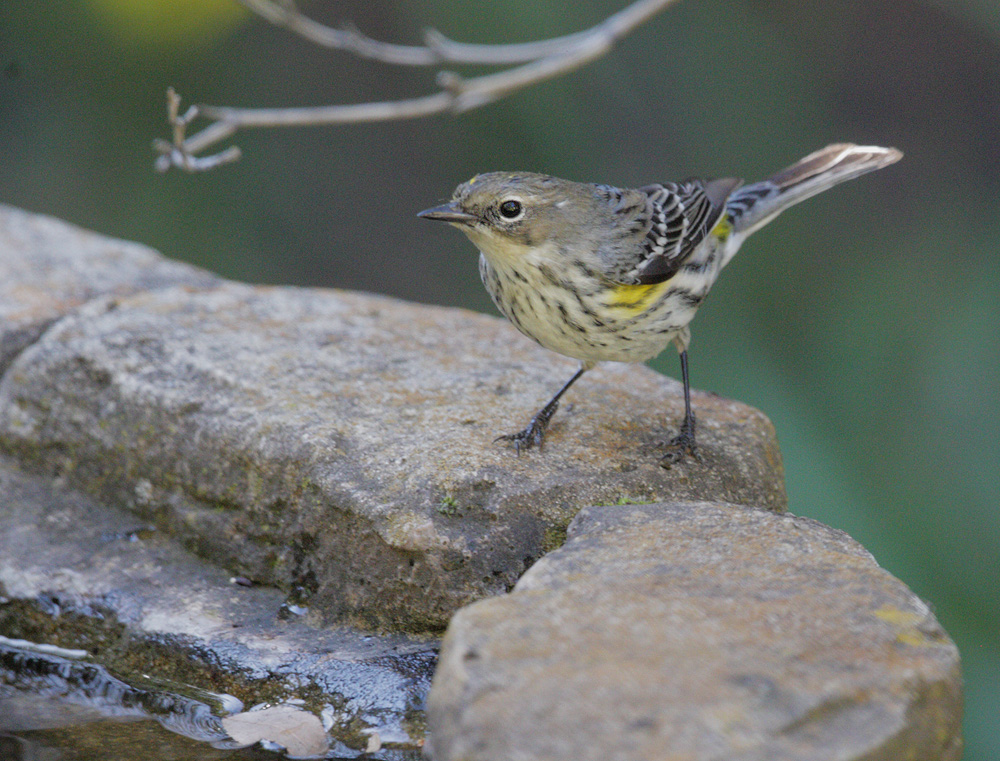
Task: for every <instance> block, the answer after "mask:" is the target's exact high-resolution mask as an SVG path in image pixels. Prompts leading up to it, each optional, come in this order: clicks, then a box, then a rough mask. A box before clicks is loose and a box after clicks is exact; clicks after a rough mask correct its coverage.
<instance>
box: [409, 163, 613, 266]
mask: <svg viewBox="0 0 1000 761" xmlns="http://www.w3.org/2000/svg"><path fill="white" fill-rule="evenodd" d="M595 188H596V186H594V185H585V184H581V183H577V182H570V181H569V180H560V179H558V178H556V177H549V176H548V175H544V174H533V173H530V172H490V173H488V174H479V175H476V176H475V177H473V178H472V179H471V180H469V181H468V182H465V183H462V184H461V185H459V186H458V187H457V188H456V189H455V193H454V195H453V196H452V199H451V201H449V202H448V203H446V204H443V205H442V206H435V207H434V208H433V209H427V210H426V211H422V212H420V213H419V214H418V215H417V216H418V217H422V218H424V219H436V220H439V221H442V222H448V223H450V224H452V225H454V226H455V227H457V228H458V229H460V230H461V231H462V232H464V233H465V234H466V235H468V236H469V238H470V239H471V240H472V242H473V243H475V244H476V246H477V247H478V248H479V249H480V250H481V251H483V253H485V254H486V255H487V256H491V257H492V256H516V255H518V253H519V252H520V253H522V254H523V252H524V250H536V249H539V248H545V247H547V244H552V243H560V242H568V241H572V240H573V239H574V238H575V237H577V236H578V235H579V234H580V231H581V230H582V229H588V228H589V227H590V226H592V225H593V224H594V223H595V220H594V218H593V217H594V213H595V209H596V208H597V207H598V202H597V199H596V198H595Z"/></svg>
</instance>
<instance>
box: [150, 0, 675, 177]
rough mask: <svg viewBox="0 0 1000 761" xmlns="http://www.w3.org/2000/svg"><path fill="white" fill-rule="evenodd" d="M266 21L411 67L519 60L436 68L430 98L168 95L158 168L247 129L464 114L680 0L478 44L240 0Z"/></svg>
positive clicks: (572, 63)
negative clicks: (273, 101) (521, 38)
mask: <svg viewBox="0 0 1000 761" xmlns="http://www.w3.org/2000/svg"><path fill="white" fill-rule="evenodd" d="M238 1H239V2H240V3H242V4H243V5H245V6H246V7H247V8H249V9H251V10H252V11H254V12H255V13H258V14H259V15H261V16H262V17H264V18H265V19H267V20H268V21H270V22H272V23H274V24H277V25H279V26H283V27H285V28H287V29H289V30H290V31H293V32H295V33H296V34H299V35H301V36H303V37H305V38H306V39H309V40H311V41H313V42H315V43H317V44H320V45H323V46H325V47H330V48H335V49H338V50H345V51H349V52H351V53H354V54H356V55H358V56H361V57H364V58H369V59H372V60H377V61H381V62H386V63H397V64H404V65H409V66H439V65H441V64H444V63H449V64H492V65H499V66H505V65H506V66H509V65H512V64H515V63H520V64H521V65H519V66H515V67H514V68H510V69H507V70H505V71H500V72H497V73H494V74H486V75H483V76H479V77H474V78H471V79H465V78H463V77H461V76H459V75H458V74H456V73H454V72H450V71H440V72H439V73H438V77H437V80H438V85H439V86H440V87H441V91H440V92H437V93H434V94H432V95H426V96H423V97H418V98H410V99H405V100H398V101H383V102H377V103H359V104H352V105H335V106H318V107H308V108H275V109H272V108H232V107H226V106H210V105H197V106H192V107H191V108H189V109H188V111H187V112H186V113H185V114H184V115H180V98H179V96H177V94H176V93H175V92H174V91H173V89H171V90H169V91H168V93H167V112H168V121H169V123H170V125H171V128H172V131H173V140H172V141H171V142H168V141H166V140H157V141H155V143H154V148H155V150H156V151H157V152H159V154H160V155H159V157H158V158H157V160H156V168H157V169H158V170H159V171H161V172H163V171H166V170H167V169H169V168H170V167H171V166H175V167H179V168H181V169H184V170H186V171H203V170H205V169H211V168H214V167H216V166H219V165H220V164H223V163H228V162H230V161H235V160H237V159H238V158H239V155H240V154H239V149H238V148H235V147H232V148H229V149H227V150H225V151H223V152H222V153H219V154H216V155H214V156H208V157H200V158H199V157H196V156H195V154H196V153H198V152H200V151H203V150H205V149H206V148H208V147H209V146H211V145H214V144H215V143H218V142H220V141H221V140H224V139H226V138H228V137H231V136H232V135H233V134H234V133H235V132H236V131H237V130H239V129H242V128H245V127H279V126H308V125H320V124H324V125H330V124H349V123H356V122H376V121H388V120H394V119H415V118H421V117H426V116H431V115H433V114H440V113H446V112H452V113H461V112H463V111H468V110H470V109H473V108H479V107H480V106H483V105H486V104H487V103H491V102H493V101H495V100H498V99H499V98H502V97H504V96H506V95H509V94H510V93H512V92H515V91H516V90H519V89H521V88H524V87H527V86H529V85H532V84H535V83H538V82H543V81H545V80H547V79H551V78H553V77H556V76H558V75H560V74H564V73H566V72H569V71H572V70H574V69H577V68H579V67H580V66H583V65H584V64H587V63H589V62H590V61H593V60H595V59H597V58H600V57H601V56H603V55H604V54H606V53H607V52H608V51H609V50H610V49H611V48H612V47H613V45H614V44H615V43H616V42H617V41H618V40H619V39H621V38H622V37H624V36H625V35H627V34H628V33H629V32H631V31H632V30H633V29H635V28H636V27H638V26H640V25H641V24H643V23H644V22H646V21H647V20H649V19H650V18H651V17H652V16H654V15H655V14H657V13H659V12H660V11H662V10H664V9H666V8H667V7H668V6H670V5H673V4H674V3H676V2H678V0H636V2H634V3H633V4H632V5H629V6H628V7H626V8H624V9H623V10H621V11H619V12H618V13H616V14H614V15H612V16H609V17H608V18H606V19H605V20H604V21H602V22H601V23H599V24H597V25H596V26H594V27H591V28H590V29H587V30H585V31H582V32H577V33H575V34H570V35H566V36H563V37H556V38H552V39H549V40H540V41H538V42H529V43H518V44H511V45H477V44H466V43H459V42H454V41H452V40H449V39H448V38H446V37H444V35H441V34H440V33H439V32H436V31H434V30H429V31H427V32H426V33H425V42H426V46H424V47H417V46H407V45H394V44H390V43H384V42H379V41H377V40H373V39H371V38H369V37H365V36H364V35H362V34H361V33H360V32H358V31H357V30H355V29H352V28H345V29H334V28H332V27H328V26H324V25H323V24H320V23H318V22H316V21H313V20H312V19H309V18H307V17H305V16H303V15H302V14H301V13H300V12H299V10H298V9H297V8H296V6H295V4H294V2H293V0H238ZM198 116H204V117H206V118H208V119H212V120H214V121H213V123H212V124H210V125H209V126H208V127H206V128H204V129H203V130H201V131H200V132H197V133H195V134H194V135H192V136H191V137H185V133H186V130H187V127H188V125H189V124H190V122H191V121H192V120H193V119H194V118H196V117H198Z"/></svg>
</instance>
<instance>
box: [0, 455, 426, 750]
mask: <svg viewBox="0 0 1000 761" xmlns="http://www.w3.org/2000/svg"><path fill="white" fill-rule="evenodd" d="M0 493H2V494H3V495H4V499H3V500H0V547H2V548H3V552H2V553H0V594H2V595H3V600H2V604H0V634H2V635H3V636H5V637H7V638H10V639H23V640H28V641H31V642H41V643H46V644H48V645H54V646H57V647H59V646H61V647H64V648H71V649H75V650H81V651H83V652H85V653H86V654H87V658H86V660H85V661H79V662H75V663H74V664H73V665H72V669H77V670H80V669H83V668H84V667H85V666H84V664H85V663H90V664H93V665H92V666H89V668H92V669H98V670H101V669H103V668H106V669H107V670H108V673H109V674H112V675H114V677H115V678H120V679H123V680H124V682H123V684H125V685H127V687H128V690H131V691H133V692H134V693H135V695H139V696H140V698H136V697H135V696H133V697H131V698H123V700H125V702H127V703H131V704H136V705H137V707H138V708H141V709H143V711H146V710H147V709H149V708H150V705H155V704H156V701H157V700H158V698H157V692H156V690H157V689H160V690H163V691H164V692H165V693H166V694H167V695H168V696H169V695H170V694H171V693H172V692H176V691H178V690H180V691H182V692H183V691H184V690H194V694H195V697H196V698H197V700H198V702H199V703H205V704H206V706H207V708H206V709H205V715H204V716H202V718H201V719H200V720H199V721H201V728H202V729H203V730H205V731H204V732H202V733H201V734H200V735H196V736H198V737H199V739H201V740H203V741H204V740H209V739H218V737H215V738H213V737H212V735H211V732H210V731H209V730H210V729H211V726H210V725H211V723H212V720H211V718H210V717H209V716H208V714H210V713H211V711H215V712H216V713H226V712H228V711H231V710H233V708H232V706H231V705H229V706H228V707H227V705H226V704H225V701H222V700H221V699H213V698H212V696H210V695H209V696H205V695H204V694H202V691H204V690H209V691H211V692H216V693H221V694H223V695H231V696H233V698H236V699H238V700H239V701H241V702H242V703H243V704H244V705H245V706H247V707H249V706H251V705H254V704H256V703H259V702H262V701H267V702H271V703H281V702H286V701H288V700H296V701H297V700H302V701H304V705H305V707H306V708H307V709H309V710H311V711H313V712H315V714H316V715H320V714H323V713H324V712H326V715H327V717H328V721H329V723H330V724H331V728H330V733H331V735H332V736H333V737H334V738H337V739H338V740H339V741H341V742H343V743H347V744H348V747H354V748H356V749H359V750H360V749H363V748H364V747H365V744H366V742H367V737H368V735H369V734H370V733H371V732H373V731H374V732H378V733H379V735H380V737H381V739H382V741H383V742H384V743H386V744H387V745H388V744H402V745H404V746H409V747H413V745H414V743H417V742H419V741H420V739H421V738H422V736H423V707H424V700H425V695H426V692H427V690H428V688H429V685H430V677H431V673H432V671H433V668H434V664H435V661H436V644H437V643H436V641H434V640H429V639H425V638H413V637H405V636H401V635H395V636H376V635H373V634H372V633H370V632H359V631H356V630H353V629H350V628H347V627H323V628H317V627H315V626H312V625H310V624H309V623H308V619H309V614H308V610H307V609H303V608H297V610H300V611H301V615H295V614H292V615H291V616H290V617H289V616H285V620H282V617H281V616H280V615H279V614H280V613H281V611H282V609H283V606H284V607H285V608H287V605H286V597H285V595H284V594H283V593H281V592H279V591H278V590H275V589H272V588H265V587H255V586H253V587H246V586H243V585H241V584H238V583H233V581H232V580H231V577H230V576H229V574H227V573H225V572H224V571H222V570H221V569H219V568H216V567H213V566H211V565H210V564H208V563H206V562H205V561H203V560H201V559H199V558H197V557H195V556H193V555H192V554H191V553H189V552H187V551H185V550H183V549H182V548H180V547H178V546H177V545H176V544H175V543H174V542H172V541H171V540H170V539H169V538H168V537H165V536H161V535H159V534H158V532H156V531H155V530H149V528H148V526H146V525H144V524H143V523H142V522H141V521H137V520H136V518H135V516H133V515H131V514H129V513H127V512H125V511H123V510H120V509H116V508H109V507H106V506H103V505H100V504H98V503H97V502H95V501H94V500H93V499H91V498H89V497H86V496H84V495H81V494H79V493H75V492H70V491H67V490H65V489H63V488H60V487H58V486H54V485H52V484H51V483H48V482H47V481H45V480H43V479H40V478H38V477H35V476H28V475H25V474H24V473H21V472H19V471H17V470H16V469H15V468H12V467H11V466H10V463H8V462H5V461H0ZM8 644H9V643H8ZM9 650H10V648H8V651H9ZM80 654H81V655H82V653H80ZM39 657H44V656H39ZM38 665H39V664H36V666H38ZM42 665H44V664H42ZM4 666H5V667H6V668H8V669H9V671H10V673H11V674H13V676H11V677H9V679H11V680H13V681H15V682H16V681H18V680H24V679H27V678H28V677H29V676H30V674H28V673H27V672H28V671H30V669H24V668H21V669H18V668H15V667H14V666H15V664H12V663H7V662H5V663H4ZM72 669H71V670H72ZM18 672H21V675H20V676H18ZM95 673H96V672H95ZM150 674H152V675H154V681H153V682H150V681H149V676H148V675H150ZM37 676H38V678H39V679H41V677H44V676H45V674H44V673H42V674H39V675H37ZM93 681H94V678H92V677H88V678H85V677H82V676H78V677H77V679H76V683H77V686H80V684H86V683H88V682H93ZM98 681H100V680H98ZM44 682H45V680H44V679H42V680H41V681H40V682H39V684H44ZM31 686H32V685H31V684H30V683H26V684H23V685H22V687H29V688H30V687H31ZM116 690H117V691H118V692H122V689H121V688H114V689H113V690H112V691H116ZM100 692H101V693H102V694H107V692H108V690H107V689H102V690H100ZM84 697H86V696H84ZM150 701H151V703H150V705H144V703H145V702H150ZM184 710H186V709H183V706H181V713H182V714H183V713H184ZM151 712H152V713H154V714H155V713H156V711H151ZM140 713H141V712H140ZM178 721H180V722H181V724H182V726H183V722H184V721H185V719H184V716H183V715H182V716H181V717H180V719H179V720H178ZM206 722H207V723H206ZM216 724H217V720H216ZM172 728H173V729H174V730H175V731H179V730H177V727H176V726H173V727H172ZM216 731H217V732H220V733H221V735H220V736H221V737H223V738H224V737H225V733H224V732H221V730H218V728H217V727H216Z"/></svg>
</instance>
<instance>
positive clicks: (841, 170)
mask: <svg viewBox="0 0 1000 761" xmlns="http://www.w3.org/2000/svg"><path fill="white" fill-rule="evenodd" d="M902 157H903V154H902V153H901V152H900V151H897V150H896V149H895V148H880V147H878V146H875V145H864V146H862V145H852V144H851V143H837V144H835V145H828V146H827V147H826V148H823V149H821V150H818V151H816V152H815V153H810V154H809V155H808V156H806V157H805V158H804V159H802V160H800V161H797V162H796V163H794V164H792V165H791V166H790V167H788V168H787V169H782V170H781V171H780V172H778V173H777V174H775V175H773V176H772V177H769V178H767V179H766V180H763V181H762V182H755V183H754V184H753V185H747V186H746V187H743V188H740V189H739V190H737V191H736V192H735V193H733V194H732V195H731V196H730V197H729V200H728V201H727V203H726V213H727V216H728V218H729V221H730V223H731V224H732V228H733V232H735V233H737V234H741V235H744V236H745V235H749V234H750V233H752V232H753V231H754V230H756V229H757V228H759V227H761V226H762V225H765V224H767V223H768V222H770V221H771V220H772V219H774V218H775V217H776V216H778V215H779V214H780V213H781V212H783V211H784V210H785V209H787V208H788V207H789V206H793V205H794V204H797V203H798V202H799V201H804V200H806V199H807V198H809V197H811V196H814V195H816V194H817V193H822V192H823V191H824V190H827V189H828V188H832V187H833V186H834V185H838V184H840V183H841V182H844V181H845V180H853V179H854V178H855V177H860V176H861V175H863V174H867V173H868V172H874V171H875V170H876V169H881V168H882V167H886V166H889V164H894V163H896V162H897V161H899V160H900V159H901V158H902Z"/></svg>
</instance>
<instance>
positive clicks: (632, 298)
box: [604, 280, 670, 316]
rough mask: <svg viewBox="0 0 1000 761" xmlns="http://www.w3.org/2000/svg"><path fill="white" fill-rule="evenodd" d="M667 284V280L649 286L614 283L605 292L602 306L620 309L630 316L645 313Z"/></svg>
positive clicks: (668, 282)
mask: <svg viewBox="0 0 1000 761" xmlns="http://www.w3.org/2000/svg"><path fill="white" fill-rule="evenodd" d="M669 284H670V281H669V280H665V281H663V282H662V283H650V284H649V285H625V284H622V283H615V284H614V285H613V286H611V288H609V289H608V290H607V291H606V294H607V295H606V296H605V299H604V305H605V306H607V307H611V308H612V309H620V310H622V311H623V312H625V313H626V314H628V315H630V316H631V315H636V314H639V313H641V312H644V311H646V309H648V308H649V305H650V304H651V303H652V302H653V301H655V300H656V298H657V297H658V296H659V295H660V294H661V293H663V291H665V290H667V288H669V287H670V285H669Z"/></svg>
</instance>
